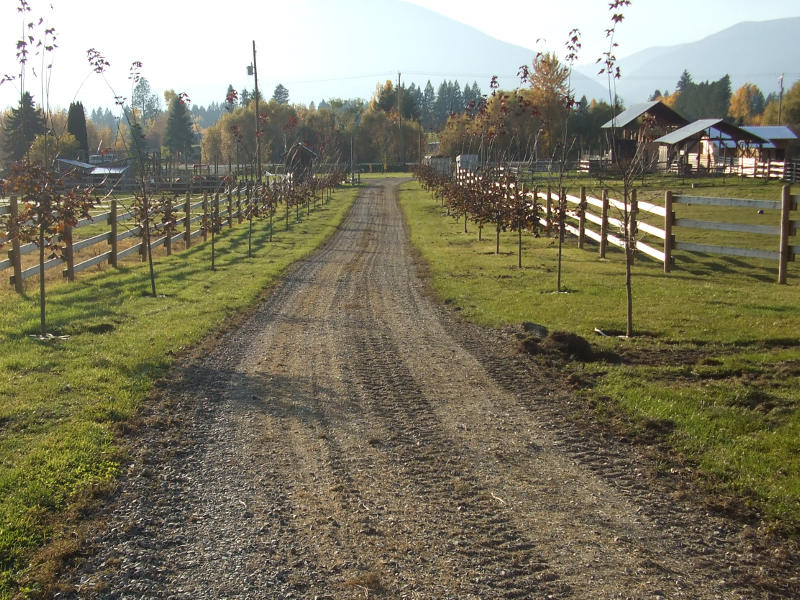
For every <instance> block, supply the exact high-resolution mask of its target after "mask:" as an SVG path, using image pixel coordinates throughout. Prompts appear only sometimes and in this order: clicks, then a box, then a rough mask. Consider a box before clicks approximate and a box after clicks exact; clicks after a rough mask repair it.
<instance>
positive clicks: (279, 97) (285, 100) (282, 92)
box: [272, 83, 289, 104]
mask: <svg viewBox="0 0 800 600" xmlns="http://www.w3.org/2000/svg"><path fill="white" fill-rule="evenodd" d="M272 99H273V100H275V102H277V103H278V104H289V90H287V89H286V88H285V87H284V86H283V84H282V83H279V84H278V85H276V86H275V91H274V92H273V94H272Z"/></svg>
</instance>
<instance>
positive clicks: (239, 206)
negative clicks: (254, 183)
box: [236, 184, 249, 223]
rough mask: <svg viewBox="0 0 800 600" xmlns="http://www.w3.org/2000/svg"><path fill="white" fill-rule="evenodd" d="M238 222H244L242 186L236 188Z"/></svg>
mask: <svg viewBox="0 0 800 600" xmlns="http://www.w3.org/2000/svg"><path fill="white" fill-rule="evenodd" d="M248 188H249V184H248ZM236 222H237V223H241V222H242V186H237V187H236Z"/></svg>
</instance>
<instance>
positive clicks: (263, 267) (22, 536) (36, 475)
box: [0, 188, 357, 598]
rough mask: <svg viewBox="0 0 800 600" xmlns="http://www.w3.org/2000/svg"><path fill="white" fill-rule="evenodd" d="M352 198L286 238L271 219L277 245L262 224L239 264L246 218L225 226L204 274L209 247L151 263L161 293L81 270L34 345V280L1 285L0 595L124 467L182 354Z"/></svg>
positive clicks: (62, 290)
mask: <svg viewBox="0 0 800 600" xmlns="http://www.w3.org/2000/svg"><path fill="white" fill-rule="evenodd" d="M356 193H357V190H356V189H354V188H346V189H342V190H338V191H337V192H335V194H334V195H333V199H332V201H331V202H330V204H326V205H323V206H321V207H318V208H316V209H314V210H312V212H311V215H310V216H308V217H306V216H305V214H303V215H302V221H301V222H295V221H294V214H293V215H292V222H291V225H290V228H289V230H288V231H286V230H285V229H284V227H285V224H284V222H283V221H281V220H279V219H278V220H276V223H275V228H276V230H275V235H274V241H273V243H270V242H269V241H268V229H267V225H266V223H256V225H255V236H254V243H253V247H254V253H255V256H254V258H252V259H248V258H247V231H248V228H247V222H245V223H243V224H242V225H238V226H237V225H235V226H234V228H233V229H232V230H228V229H227V227H226V228H225V229H224V231H223V233H222V234H221V235H220V236H219V240H218V244H217V269H216V270H215V271H213V272H212V271H211V270H210V242H209V243H206V244H202V245H196V246H193V247H192V248H190V249H189V250H186V251H182V252H180V253H177V254H173V255H172V256H171V257H166V256H162V257H160V258H157V259H156V264H155V271H156V279H157V291H158V293H159V297H157V298H153V297H152V296H150V295H148V294H149V290H150V284H149V280H148V278H147V270H146V265H143V264H135V263H134V264H130V265H126V266H124V267H122V268H121V269H117V270H112V269H105V270H103V271H101V272H95V273H93V274H87V273H81V274H80V275H79V276H78V280H77V281H76V282H75V283H72V284H65V283H57V284H51V285H50V287H49V290H48V293H47V308H48V330H49V331H50V332H52V333H54V334H58V335H60V336H69V337H68V338H67V339H63V340H61V339H55V340H52V341H47V342H42V341H38V340H37V339H35V338H32V337H30V335H31V334H35V333H37V332H38V314H39V313H38V296H37V292H36V289H37V284H36V280H35V279H32V280H30V281H29V282H28V290H29V292H28V294H27V295H26V296H23V297H20V296H18V295H16V294H14V293H13V291H11V290H10V289H8V288H5V289H2V290H0V598H8V597H11V596H13V595H14V594H15V593H16V592H18V591H19V586H20V582H21V581H23V582H24V581H25V580H26V576H27V574H28V573H27V569H28V568H29V564H30V560H31V558H32V556H34V554H35V553H36V551H37V550H38V549H39V548H41V547H42V546H43V545H45V544H46V543H48V542H49V541H52V539H53V535H54V534H57V533H58V528H57V527H56V525H55V524H56V523H58V522H59V521H60V520H61V519H63V515H64V514H65V512H66V511H68V510H70V507H71V506H74V505H75V504H76V503H79V502H81V501H82V499H84V498H86V497H87V495H90V494H91V492H92V490H103V489H105V488H106V487H107V486H109V485H110V483H111V482H112V481H113V479H114V478H115V476H116V475H117V473H118V470H119V466H120V462H121V461H122V460H123V459H124V456H123V454H122V450H121V449H120V447H119V446H118V444H117V441H116V439H115V432H116V431H117V430H118V428H119V427H120V426H121V425H124V423H125V422H126V421H128V420H130V419H132V418H133V417H135V415H136V414H137V411H138V409H139V407H140V405H141V402H142V400H143V399H144V398H145V396H146V395H147V393H148V391H149V390H150V389H151V388H152V386H153V383H154V381H155V380H156V379H157V378H159V377H160V376H162V375H163V374H164V373H165V372H166V370H167V368H168V367H169V366H170V365H171V364H172V363H173V362H174V360H175V356H176V355H177V354H179V353H180V352H181V351H182V350H183V349H185V348H189V347H191V346H192V345H194V344H197V343H198V342H199V341H200V340H201V339H202V338H203V337H204V336H205V335H207V334H208V333H209V332H211V331H214V330H217V329H219V328H221V327H224V325H225V322H226V319H227V318H228V317H230V316H231V315H233V314H234V313H236V312H238V311H240V310H242V309H244V308H246V307H247V306H250V305H252V304H253V303H254V302H255V301H256V300H257V299H258V298H259V296H260V294H262V292H263V291H264V289H265V288H268V287H269V286H270V285H272V284H274V283H275V282H276V281H278V279H279V277H280V276H281V274H282V273H283V272H284V271H285V270H286V268H287V267H288V266H289V265H291V264H292V263H293V262H295V261H297V260H298V259H301V258H303V257H304V256H306V255H308V254H309V253H310V252H311V251H313V250H314V249H315V248H317V247H318V246H319V245H320V244H321V243H322V242H323V241H324V240H325V239H327V238H328V237H329V236H330V235H331V234H332V233H333V232H334V231H335V229H336V227H337V226H338V224H339V223H340V222H341V219H342V218H343V216H344V215H345V213H346V211H347V209H348V208H349V207H350V205H351V204H352V201H353V200H354V198H355V196H356Z"/></svg>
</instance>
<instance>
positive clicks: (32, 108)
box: [3, 92, 45, 161]
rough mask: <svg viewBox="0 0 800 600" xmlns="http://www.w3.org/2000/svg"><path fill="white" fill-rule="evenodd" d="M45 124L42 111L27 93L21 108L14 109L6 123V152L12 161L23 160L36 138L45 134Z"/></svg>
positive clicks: (21, 99) (21, 101)
mask: <svg viewBox="0 0 800 600" xmlns="http://www.w3.org/2000/svg"><path fill="white" fill-rule="evenodd" d="M44 131H45V123H44V117H42V113H41V111H39V110H37V109H36V105H35V104H34V102H33V97H32V96H31V95H30V94H29V93H28V92H25V93H24V94H23V95H22V97H21V98H20V101H19V108H12V109H11V114H10V115H9V116H8V117H7V118H6V121H5V133H6V135H5V148H3V150H4V151H5V154H6V158H8V159H9V160H10V161H17V160H21V159H22V158H23V157H24V156H25V155H26V154H27V153H28V150H30V147H31V144H32V143H33V140H34V139H35V138H36V136H37V135H38V134H40V133H44Z"/></svg>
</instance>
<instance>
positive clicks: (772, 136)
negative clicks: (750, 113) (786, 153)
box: [742, 125, 797, 141]
mask: <svg viewBox="0 0 800 600" xmlns="http://www.w3.org/2000/svg"><path fill="white" fill-rule="evenodd" d="M742 129H744V130H745V131H747V132H749V133H752V134H753V135H757V136H758V137H760V138H764V139H765V140H770V141H775V140H777V141H780V140H796V139H797V134H795V132H794V131H792V130H791V129H789V128H788V127H787V126H786V125H759V126H755V125H748V126H747V127H742Z"/></svg>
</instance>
